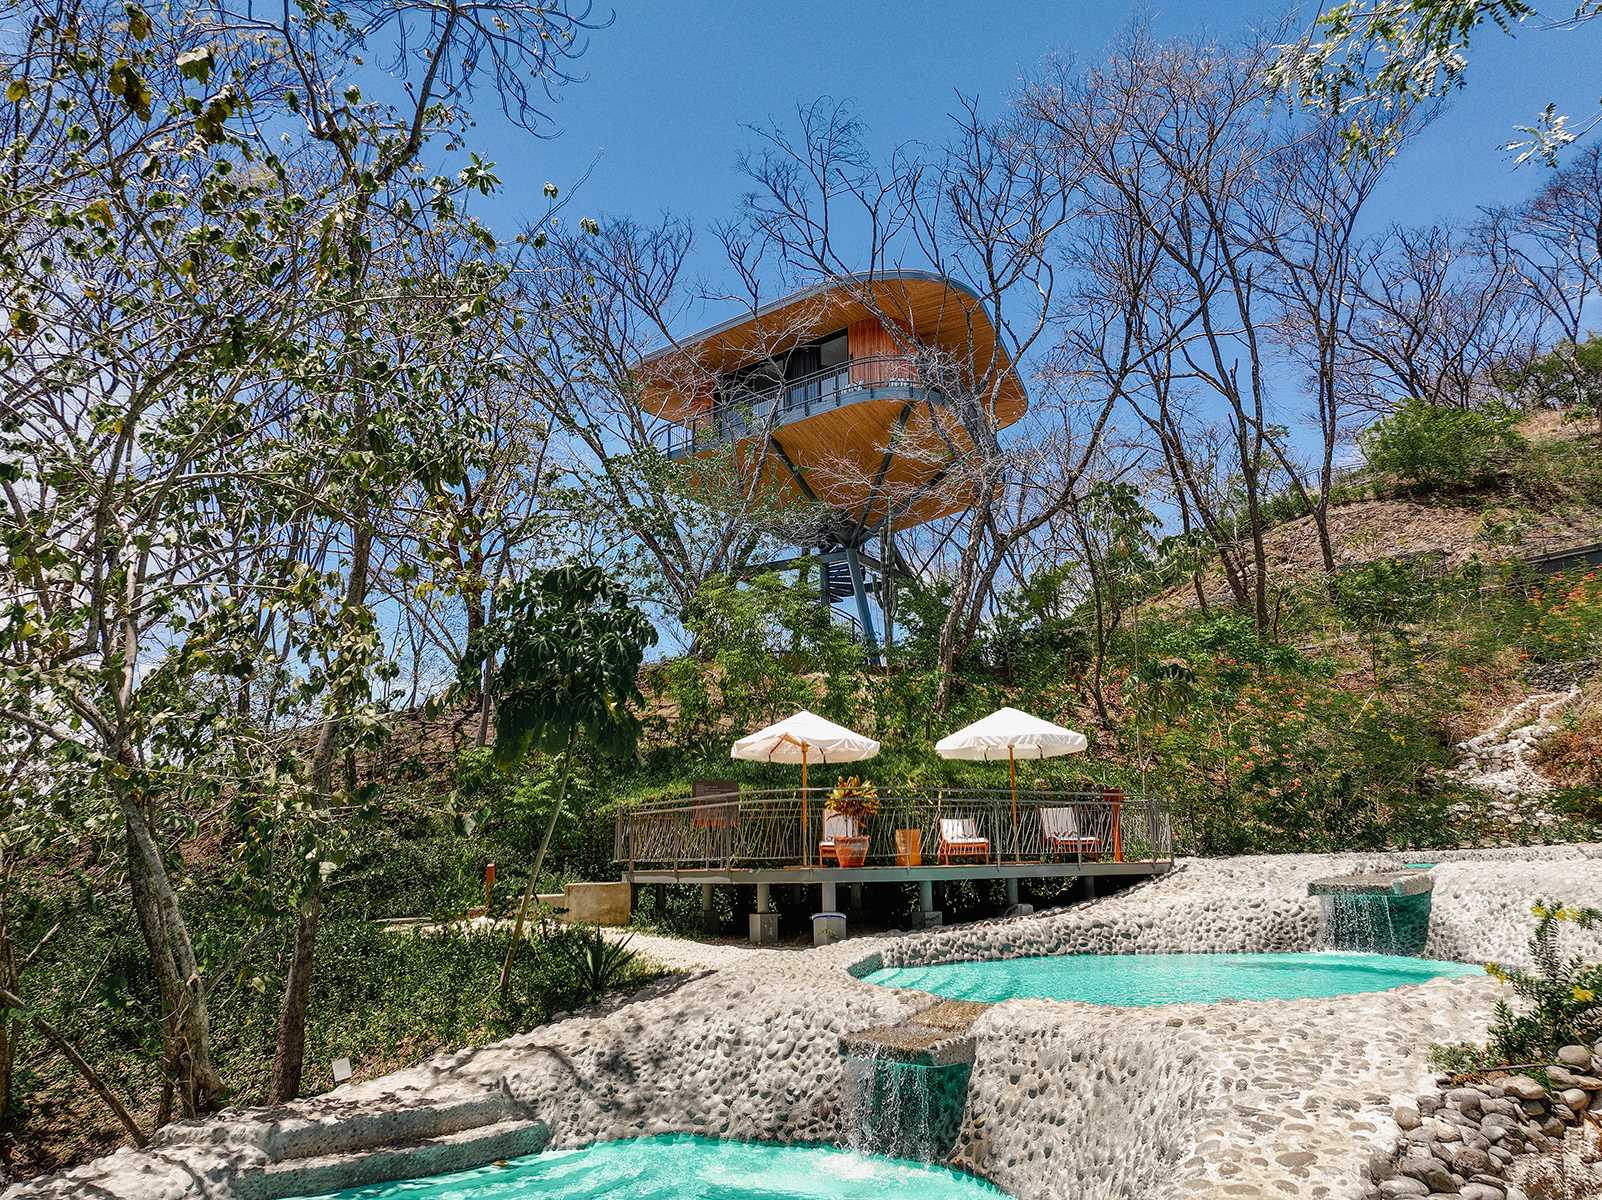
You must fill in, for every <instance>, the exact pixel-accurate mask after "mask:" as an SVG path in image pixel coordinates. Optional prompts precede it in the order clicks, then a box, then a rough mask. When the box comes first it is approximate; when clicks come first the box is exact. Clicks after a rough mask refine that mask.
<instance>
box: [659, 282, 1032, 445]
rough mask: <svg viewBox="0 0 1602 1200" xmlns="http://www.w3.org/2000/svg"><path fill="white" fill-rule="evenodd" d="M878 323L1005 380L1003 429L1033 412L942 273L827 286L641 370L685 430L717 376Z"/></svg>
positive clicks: (665, 353)
mask: <svg viewBox="0 0 1602 1200" xmlns="http://www.w3.org/2000/svg"><path fill="white" fill-rule="evenodd" d="M869 318H876V319H882V320H883V321H884V323H885V324H887V325H888V324H894V325H896V326H898V327H899V328H900V329H901V330H904V331H905V333H906V335H907V336H909V337H910V338H912V339H913V340H915V341H917V342H920V343H922V344H924V345H929V346H937V347H940V348H941V349H944V350H947V351H950V352H952V353H955V354H958V355H961V356H963V357H965V358H966V360H967V361H968V362H969V363H970V364H972V369H973V372H974V378H975V379H976V381H983V380H987V379H996V378H997V377H998V376H999V379H1000V392H999V395H998V402H997V406H996V423H997V427H998V428H1005V427H1006V426H1008V425H1010V424H1012V423H1013V422H1014V421H1016V420H1017V419H1018V418H1019V417H1021V416H1023V414H1024V412H1025V410H1026V409H1027V408H1028V403H1029V401H1028V397H1027V395H1026V394H1025V392H1024V386H1023V381H1022V380H1020V379H1019V377H1018V373H1017V371H1016V370H1015V369H1014V368H1013V364H1012V360H1011V358H1010V357H1009V356H1008V354H1007V351H1006V348H1005V347H1004V346H1003V345H1001V343H1000V341H999V339H998V338H997V337H996V330H995V326H994V325H993V324H992V323H991V320H990V314H989V313H988V312H987V311H986V309H985V306H984V303H983V302H982V301H981V299H980V298H979V296H978V295H977V294H976V293H975V292H974V291H973V290H972V289H971V288H968V287H967V286H965V285H964V284H962V283H959V282H958V281H956V280H954V279H951V278H949V277H947V276H944V275H940V274H937V273H935V272H933V271H920V270H898V271H873V272H862V273H859V274H856V275H849V276H845V277H842V278H839V279H831V280H826V281H824V282H822V283H819V284H815V285H813V286H812V287H809V288H805V289H803V290H801V291H799V292H794V293H792V294H791V295H788V296H784V297H782V298H780V299H778V300H774V301H772V302H770V303H768V304H765V305H763V306H761V307H760V308H758V309H756V310H755V311H753V312H751V313H748V314H745V315H742V316H739V317H735V318H732V319H730V320H727V321H724V322H722V323H721V324H718V325H714V326H712V327H710V328H708V329H704V330H702V331H700V332H699V333H696V334H694V335H692V336H690V337H687V338H685V339H684V340H683V341H682V342H680V343H678V344H676V345H673V346H667V347H664V348H663V349H661V350H658V351H655V352H654V353H652V354H649V355H647V356H646V357H645V358H644V359H642V360H641V361H640V364H639V366H640V370H641V373H642V375H643V377H644V379H643V382H644V389H643V392H644V394H643V396H642V404H643V406H644V407H645V409H646V410H647V411H648V412H652V413H654V414H655V415H657V416H661V417H666V418H667V419H668V420H671V421H679V422H681V423H682V422H684V421H687V420H688V419H690V418H691V417H692V416H693V415H694V414H695V413H697V412H704V411H706V410H707V409H708V408H710V407H711V403H712V396H711V388H710V382H711V377H712V376H715V375H718V374H722V373H723V372H726V371H733V370H736V369H738V368H740V367H743V366H748V365H750V364H752V363H756V362H760V361H762V360H763V359H765V358H771V357H774V356H776V355H780V354H783V353H784V352H785V351H787V350H790V349H793V348H794V347H795V346H797V345H800V344H802V343H804V342H808V341H811V340H813V339H815V338H818V337H822V336H824V335H826V334H830V333H834V332H836V331H837V330H840V329H844V328H846V327H848V326H850V325H852V324H854V323H856V322H858V321H863V320H867V319H869Z"/></svg>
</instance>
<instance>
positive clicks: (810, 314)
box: [615, 271, 1172, 941]
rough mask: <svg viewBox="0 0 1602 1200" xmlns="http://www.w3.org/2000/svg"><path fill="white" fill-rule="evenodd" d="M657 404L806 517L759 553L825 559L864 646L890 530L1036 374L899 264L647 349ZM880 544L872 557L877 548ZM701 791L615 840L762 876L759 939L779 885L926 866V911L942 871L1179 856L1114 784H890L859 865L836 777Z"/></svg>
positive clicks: (685, 457) (939, 284)
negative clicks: (926, 787)
mask: <svg viewBox="0 0 1602 1200" xmlns="http://www.w3.org/2000/svg"><path fill="white" fill-rule="evenodd" d="M640 376H641V380H642V385H643V397H644V407H645V408H646V410H647V411H648V412H650V413H652V414H654V415H655V416H658V417H661V418H663V419H664V421H665V422H666V424H665V426H664V444H663V448H664V450H665V452H666V453H667V455H668V456H669V457H670V458H672V459H675V460H679V461H688V462H693V463H700V464H703V465H704V468H705V470H706V471H707V472H709V473H716V474H717V475H718V477H719V478H721V479H723V480H725V481H727V480H731V479H732V480H734V481H736V482H738V483H741V484H744V485H748V486H749V488H750V490H751V492H752V494H754V495H760V496H761V497H762V498H763V500H764V501H765V502H766V503H769V504H772V505H773V506H774V507H775V509H777V510H783V509H785V508H786V507H790V506H794V507H797V508H804V510H805V511H806V513H807V514H808V522H807V527H808V528H810V529H811V530H813V531H814V532H813V538H814V544H813V545H811V546H808V547H805V548H803V549H802V550H801V551H800V552H799V553H797V554H795V555H794V556H792V557H789V558H785V559H780V560H777V561H773V562H766V563H761V564H757V565H755V566H753V567H752V568H751V569H750V573H751V574H756V573H758V572H762V571H776V570H786V569H793V570H797V571H800V572H802V573H803V575H805V574H807V573H809V572H810V571H812V570H813V569H814V568H816V569H817V573H818V588H819V595H820V599H821V601H822V602H823V603H825V604H828V605H830V606H833V605H834V604H835V602H837V601H845V602H847V603H849V604H850V605H851V611H850V616H851V618H852V619H853V621H854V624H855V626H856V630H857V635H858V637H859V638H860V640H861V641H862V643H863V647H864V651H865V654H866V655H867V657H868V660H869V661H870V662H878V661H879V659H880V641H879V637H878V633H877V629H876V625H875V621H874V615H873V614H874V609H875V608H877V609H878V610H879V612H880V614H881V615H882V614H885V613H887V612H889V611H891V609H892V603H891V597H892V594H893V588H894V586H895V581H896V579H897V577H898V576H899V577H902V578H905V577H906V575H907V572H906V569H905V567H904V565H903V564H902V563H901V562H900V560H899V556H898V555H897V554H896V553H895V549H894V543H893V541H892V539H891V538H890V536H889V535H890V534H891V533H894V532H895V531H898V530H903V529H909V528H913V527H915V526H918V525H922V524H924V523H926V522H929V521H934V520H937V519H939V518H941V517H946V516H950V515H952V514H954V513H959V512H961V511H963V510H964V509H966V508H967V507H968V506H969V505H970V504H971V503H972V500H973V487H972V482H971V480H970V479H969V478H968V476H967V475H966V473H965V471H964V466H965V463H966V461H967V460H968V459H969V458H970V457H971V455H972V453H973V450H974V448H975V441H974V439H975V437H976V436H978V437H986V436H992V435H994V434H995V433H997V432H999V431H1000V430H1002V429H1005V428H1006V427H1007V426H1009V425H1011V424H1013V423H1014V422H1016V421H1017V420H1019V419H1020V418H1021V417H1022V416H1023V415H1024V414H1025V412H1026V411H1027V409H1028V397H1027V395H1026V393H1025V391H1024V387H1023V382H1022V380H1021V379H1020V378H1019V376H1018V373H1017V371H1016V370H1014V369H1013V365H1012V363H1011V361H1010V359H1009V357H1008V355H1007V351H1006V348H1005V347H1004V346H1003V345H1002V343H1001V341H1000V339H999V338H998V337H997V335H996V330H995V328H994V326H993V324H992V322H991V319H990V317H989V314H988V313H987V311H986V309H985V306H984V304H983V303H982V302H981V300H980V298H979V297H978V296H977V295H975V294H974V293H973V292H972V291H970V290H969V289H967V288H965V287H963V286H962V285H961V284H959V283H957V282H955V281H954V280H951V279H947V278H945V277H943V276H940V275H936V274H934V273H932V272H927V271H895V272H888V273H883V272H880V273H873V274H865V275H857V276H851V277H848V278H843V279H839V280H832V281H829V282H827V283H824V284H821V285H819V286H816V287H812V288H808V289H806V290H805V291H802V292H798V293H796V294H794V295H791V296H787V297H785V298H783V299H781V300H778V301H775V302H773V303H771V304H768V305H765V306H763V307H761V308H758V309H756V310H755V311H754V312H752V313H750V314H748V315H746V316H743V317H741V318H738V319H736V320H731V321H728V322H725V323H724V324H721V325H717V326H714V327H713V328H711V329H707V330H704V331H702V332H700V333H697V334H695V335H693V336H691V337H689V338H686V339H684V340H683V341H682V342H680V343H678V344H675V345H673V346H670V347H668V348H666V349H664V350H662V351H659V352H658V353H656V354H653V355H651V356H650V357H648V358H646V359H645V360H644V361H643V362H642V363H641V364H640ZM875 543H877V548H878V553H877V554H876V553H875V548H876V547H875ZM809 790H810V791H811V792H813V793H815V794H814V795H810V796H803V795H802V794H801V792H800V791H799V790H797V789H787V790H783V791H753V790H750V789H746V790H743V791H742V790H741V789H739V788H738V787H737V786H736V785H733V784H729V783H716V782H713V783H709V784H704V785H701V786H700V787H698V789H697V795H696V796H695V798H694V799H693V800H691V801H689V802H684V803H677V804H664V805H654V806H650V807H647V808H637V809H632V810H629V811H626V812H623V813H620V814H619V816H618V819H617V828H616V843H615V856H616V858H617V861H618V862H619V864H620V865H621V867H622V870H623V877H624V879H625V880H626V881H628V882H629V883H630V884H647V883H648V884H668V883H677V884H684V883H699V884H701V885H702V894H703V902H704V903H705V904H706V905H707V906H708V907H709V908H710V904H711V889H712V888H713V886H715V885H720V884H725V885H726V884H734V885H748V886H752V887H754V888H755V889H756V902H755V913H754V914H753V915H752V917H751V936H752V939H753V940H760V941H766V940H771V939H772V938H773V937H774V936H775V934H776V916H775V915H774V914H773V912H772V909H771V903H770V896H769V890H770V887H771V886H772V885H774V884H812V885H816V886H817V887H818V888H819V889H820V891H819V900H820V902H821V910H822V911H825V912H829V911H832V910H834V909H835V908H836V905H837V887H838V885H839V884H840V883H847V884H849V885H851V887H852V891H853V893H854V894H859V892H860V885H862V884H864V883H889V882H895V883H917V884H918V885H919V892H920V899H921V903H920V906H919V908H920V914H921V920H922V923H924V924H935V923H938V922H939V920H940V914H939V913H938V912H937V911H935V908H934V901H933V884H934V883H935V882H937V881H941V880H955V879H1003V880H1005V881H1007V885H1008V893H1009V897H1010V898H1011V899H1012V901H1013V902H1016V900H1017V885H1018V881H1019V880H1020V879H1024V878H1048V877H1056V878H1061V877H1080V878H1083V879H1084V880H1085V886H1086V887H1087V888H1090V889H1093V888H1094V881H1095V879H1096V878H1097V877H1128V876H1147V875H1152V874H1157V873H1160V872H1162V871H1166V870H1167V869H1169V867H1170V866H1171V865H1172V839H1171V833H1170V827H1169V819H1168V813H1167V809H1166V806H1165V805H1162V804H1158V803H1155V802H1152V801H1148V800H1144V799H1141V800H1128V799H1125V798H1124V797H1123V796H1122V795H1100V794H1096V795H1088V794H1081V793H1074V794H1065V793H1055V794H1048V793H1042V792H1034V791H1028V792H1025V793H1023V794H1019V793H1017V792H1012V793H1009V792H1006V791H998V792H990V791H962V792H956V791H952V790H950V789H945V790H942V791H939V792H935V793H930V794H914V793H913V792H910V791H905V792H903V793H902V794H895V795H883V796H882V798H881V804H880V810H879V813H878V815H877V816H876V817H875V818H874V819H873V820H872V821H871V822H869V823H868V828H866V829H863V830H860V831H859V832H861V833H862V835H863V836H864V837H866V839H867V851H866V857H865V860H864V861H863V862H862V863H861V864H860V865H843V862H844V860H843V859H842V858H841V857H839V856H838V855H836V854H834V853H832V852H831V851H832V848H833V847H832V841H833V839H832V834H833V833H835V832H838V830H837V829H831V827H830V818H829V816H828V814H827V804H828V789H827V788H818V789H809Z"/></svg>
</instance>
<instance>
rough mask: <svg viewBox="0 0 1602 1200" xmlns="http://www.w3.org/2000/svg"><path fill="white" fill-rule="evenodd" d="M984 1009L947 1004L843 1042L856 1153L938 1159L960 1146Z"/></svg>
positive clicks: (849, 1129) (849, 1138)
mask: <svg viewBox="0 0 1602 1200" xmlns="http://www.w3.org/2000/svg"><path fill="white" fill-rule="evenodd" d="M988 1007H989V1006H988V1005H984V1004H972V1003H966V1002H964V1001H960V1000H942V1001H940V1002H939V1003H937V1004H932V1005H930V1006H929V1007H928V1008H925V1009H923V1010H921V1011H920V1012H917V1013H914V1014H913V1015H912V1016H910V1017H908V1018H906V1019H905V1020H903V1021H901V1022H900V1023H898V1024H895V1025H880V1026H876V1027H875V1028H872V1029H863V1030H859V1031H858V1032H856V1033H852V1034H848V1035H846V1036H845V1037H843V1038H841V1039H840V1054H841V1056H842V1057H843V1058H844V1059H845V1063H844V1066H845V1079H844V1084H843V1086H844V1089H845V1092H844V1095H843V1096H842V1097H841V1117H842V1121H841V1125H842V1138H843V1140H844V1141H845V1143H846V1145H847V1146H849V1147H851V1149H853V1150H861V1151H864V1152H866V1153H870V1154H884V1155H888V1156H890V1157H891V1158H910V1159H915V1160H918V1161H921V1162H939V1161H940V1160H941V1159H943V1158H946V1157H947V1156H948V1155H949V1154H950V1153H951V1150H952V1147H954V1146H955V1145H956V1143H957V1134H958V1132H959V1131H960V1130H961V1128H962V1112H963V1109H964V1108H966V1107H967V1104H968V1079H969V1077H970V1076H971V1075H972V1074H973V1056H974V1036H973V1032H972V1025H973V1023H974V1021H975V1020H976V1019H977V1018H978V1017H979V1016H980V1015H981V1014H982V1013H983V1012H984V1011H985V1010H986V1009H987V1008H988Z"/></svg>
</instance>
